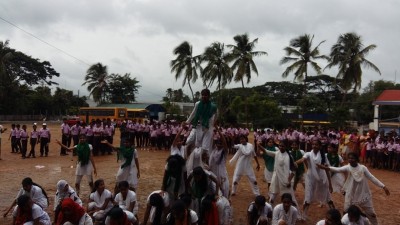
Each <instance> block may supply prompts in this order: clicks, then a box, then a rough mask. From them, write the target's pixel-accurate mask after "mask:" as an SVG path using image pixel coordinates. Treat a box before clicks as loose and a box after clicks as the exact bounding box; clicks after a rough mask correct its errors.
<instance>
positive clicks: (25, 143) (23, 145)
mask: <svg viewBox="0 0 400 225" xmlns="http://www.w3.org/2000/svg"><path fill="white" fill-rule="evenodd" d="M27 150H28V140H27V139H26V140H21V155H22V158H25V157H26V151H27Z"/></svg>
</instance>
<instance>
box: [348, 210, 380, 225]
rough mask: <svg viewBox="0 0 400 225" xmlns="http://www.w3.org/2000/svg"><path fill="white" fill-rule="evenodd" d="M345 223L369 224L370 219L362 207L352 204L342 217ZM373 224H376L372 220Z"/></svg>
mask: <svg viewBox="0 0 400 225" xmlns="http://www.w3.org/2000/svg"><path fill="white" fill-rule="evenodd" d="M342 224H343V225H369V224H370V221H369V220H368V218H367V216H366V215H365V214H364V213H362V212H361V210H360V208H358V207H357V206H355V205H351V206H350V207H349V208H348V209H347V213H346V214H344V215H343V217H342ZM371 224H374V223H373V222H372V221H371Z"/></svg>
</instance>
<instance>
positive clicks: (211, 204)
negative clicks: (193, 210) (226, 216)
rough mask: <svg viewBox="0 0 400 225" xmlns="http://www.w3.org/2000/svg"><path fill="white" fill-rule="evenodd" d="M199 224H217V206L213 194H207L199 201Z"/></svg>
mask: <svg viewBox="0 0 400 225" xmlns="http://www.w3.org/2000/svg"><path fill="white" fill-rule="evenodd" d="M198 223H199V224H207V225H219V215H218V207H217V205H216V202H215V197H214V195H207V196H205V197H204V198H203V200H202V201H201V207H200V216H199V222H198Z"/></svg>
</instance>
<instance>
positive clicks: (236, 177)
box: [229, 136, 260, 196]
mask: <svg viewBox="0 0 400 225" xmlns="http://www.w3.org/2000/svg"><path fill="white" fill-rule="evenodd" d="M234 148H235V149H237V151H236V153H235V155H234V156H233V158H232V159H231V160H230V161H229V163H230V164H232V163H234V162H235V161H237V163H236V166H235V172H234V173H233V179H232V181H233V182H232V194H231V195H232V196H233V195H235V194H236V191H237V187H238V184H239V181H240V178H241V177H242V176H243V175H245V176H247V178H248V180H249V182H250V185H251V189H252V191H253V194H254V195H255V196H258V195H260V189H259V188H258V185H257V180H256V176H255V174H254V170H253V166H252V163H251V162H252V158H254V160H255V161H256V163H257V167H256V170H257V171H259V170H260V163H258V159H257V156H256V153H255V151H254V147H253V145H252V144H250V143H248V142H247V137H245V136H241V137H240V144H237V145H235V146H234Z"/></svg>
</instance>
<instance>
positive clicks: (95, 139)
mask: <svg viewBox="0 0 400 225" xmlns="http://www.w3.org/2000/svg"><path fill="white" fill-rule="evenodd" d="M100 142H101V136H94V137H93V155H98V154H99V152H100V144H101V143H100Z"/></svg>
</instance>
